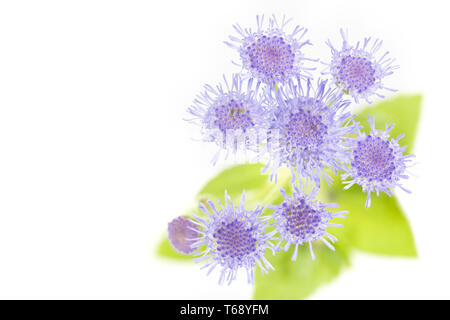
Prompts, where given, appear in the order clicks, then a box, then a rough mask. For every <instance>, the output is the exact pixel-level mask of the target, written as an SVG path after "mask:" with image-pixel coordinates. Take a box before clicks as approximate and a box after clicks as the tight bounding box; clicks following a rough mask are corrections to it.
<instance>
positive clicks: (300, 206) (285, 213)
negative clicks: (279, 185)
mask: <svg viewBox="0 0 450 320" xmlns="http://www.w3.org/2000/svg"><path fill="white" fill-rule="evenodd" d="M280 191H281V193H282V195H283V196H284V201H283V202H282V203H281V204H280V205H278V206H274V207H273V206H272V209H274V212H273V213H272V216H273V219H274V220H275V227H276V231H277V232H278V233H279V234H280V236H281V239H280V242H279V243H278V245H277V247H279V246H280V245H281V243H282V242H283V241H284V242H286V244H285V245H284V250H285V251H287V250H288V249H289V247H290V246H291V245H295V250H294V253H293V255H292V261H294V260H296V259H297V252H298V246H299V245H303V244H304V243H305V244H306V243H308V244H309V249H310V252H311V257H312V259H313V260H314V259H315V256H314V252H313V249H312V242H314V241H316V240H321V241H322V242H323V243H324V244H326V245H327V246H328V247H329V248H330V249H331V250H333V251H334V247H333V245H332V244H331V243H329V242H328V241H327V240H326V239H325V237H326V238H328V239H329V240H330V241H331V242H332V243H334V242H335V241H337V238H336V237H334V236H332V235H331V234H329V233H328V232H327V231H326V228H327V227H341V228H342V227H343V226H342V225H340V224H334V223H331V222H330V220H331V219H333V218H334V217H338V218H345V215H346V214H348V211H341V212H336V213H330V212H329V211H327V208H329V207H338V205H337V204H335V203H329V204H323V203H321V202H319V201H315V200H314V197H315V196H316V195H317V191H318V189H314V190H313V192H312V193H311V194H307V193H303V192H302V191H300V189H299V188H297V187H296V186H294V192H293V194H292V196H287V195H286V192H285V191H284V190H283V189H281V190H280Z"/></svg>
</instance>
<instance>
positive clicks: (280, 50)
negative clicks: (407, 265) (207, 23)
mask: <svg viewBox="0 0 450 320" xmlns="http://www.w3.org/2000/svg"><path fill="white" fill-rule="evenodd" d="M289 21H290V19H289V20H286V17H283V19H282V20H281V21H278V20H277V19H276V18H275V16H272V17H271V18H269V19H268V23H267V25H265V20H264V16H261V17H259V16H256V30H252V29H251V28H248V29H247V28H245V29H243V28H242V27H241V26H240V25H238V24H236V25H234V29H235V30H236V32H237V34H238V35H237V37H236V36H230V40H231V42H225V43H226V44H227V45H228V46H230V47H232V48H234V49H236V50H237V51H238V52H239V55H240V58H241V62H240V63H239V64H238V65H240V66H241V67H242V69H243V71H244V73H246V74H247V75H248V76H250V77H253V78H256V79H258V80H259V81H261V82H264V83H266V84H268V85H270V86H275V85H276V83H284V82H286V81H287V80H288V79H290V78H292V77H310V74H309V71H310V70H314V68H307V67H305V66H304V62H305V61H306V60H311V59H308V58H305V57H304V55H303V52H302V49H303V47H304V46H305V45H309V44H311V43H310V42H309V40H302V38H303V37H304V35H305V33H306V31H307V29H305V28H301V27H299V26H296V27H295V28H294V29H293V31H292V32H290V33H288V32H286V28H287V25H288V24H289ZM313 61H314V60H313Z"/></svg>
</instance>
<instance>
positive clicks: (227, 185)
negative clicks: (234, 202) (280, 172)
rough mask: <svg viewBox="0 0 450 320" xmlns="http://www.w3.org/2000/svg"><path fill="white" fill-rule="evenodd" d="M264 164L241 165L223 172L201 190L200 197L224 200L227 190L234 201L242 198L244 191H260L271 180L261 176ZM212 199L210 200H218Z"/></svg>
mask: <svg viewBox="0 0 450 320" xmlns="http://www.w3.org/2000/svg"><path fill="white" fill-rule="evenodd" d="M262 168H263V165H262V164H259V163H256V164H241V165H236V166H233V167H231V168H228V169H225V170H223V171H222V172H221V173H219V174H218V175H217V176H215V177H214V178H213V179H211V180H210V181H209V182H208V183H207V184H206V185H205V186H204V187H203V188H202V190H200V192H199V195H200V196H201V195H207V196H213V197H215V198H216V199H223V196H224V193H225V190H227V192H228V194H229V195H230V196H231V197H232V198H233V199H234V198H235V197H240V195H241V194H242V190H243V189H245V190H246V191H252V190H255V189H258V188H260V187H262V186H264V184H266V183H267V181H268V180H269V176H268V175H264V174H261V169H262ZM216 199H210V200H214V201H215V200H216Z"/></svg>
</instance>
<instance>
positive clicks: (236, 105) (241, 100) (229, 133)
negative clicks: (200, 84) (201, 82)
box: [188, 74, 267, 163]
mask: <svg viewBox="0 0 450 320" xmlns="http://www.w3.org/2000/svg"><path fill="white" fill-rule="evenodd" d="M223 79H224V83H223V84H224V85H222V84H219V85H217V87H216V88H213V87H212V86H210V85H206V86H205V91H204V92H203V93H202V94H200V95H198V96H197V98H196V99H195V100H194V104H193V106H192V107H190V108H189V109H188V112H189V113H190V114H191V115H192V116H194V118H192V119H189V120H190V121H192V122H194V123H196V124H198V125H199V126H200V127H201V133H202V137H203V140H204V141H207V142H214V143H216V144H217V145H218V146H219V152H218V153H217V155H216V156H215V158H214V163H215V162H216V161H217V158H218V156H219V153H220V151H221V150H226V151H227V154H228V152H229V151H230V149H231V151H232V152H234V153H235V152H236V151H237V148H238V147H237V146H238V142H242V141H243V142H244V143H245V147H246V148H247V149H251V145H250V143H251V141H252V139H248V137H249V135H250V134H249V131H251V130H256V129H259V128H260V127H264V126H265V123H266V122H267V120H266V119H267V115H266V111H265V109H264V108H263V107H262V104H261V99H260V97H259V84H256V85H253V80H252V79H249V80H248V81H243V80H242V79H241V77H240V76H239V75H237V74H235V75H233V77H232V79H231V83H230V84H229V83H228V81H227V79H226V78H225V77H224V78H223ZM244 82H245V83H246V88H243V86H244ZM230 141H231V143H228V142H230Z"/></svg>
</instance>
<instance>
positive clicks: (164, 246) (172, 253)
mask: <svg viewBox="0 0 450 320" xmlns="http://www.w3.org/2000/svg"><path fill="white" fill-rule="evenodd" d="M156 254H157V255H158V256H160V257H163V258H169V259H175V260H192V256H190V255H186V254H182V253H179V252H178V251H176V250H175V249H174V248H173V247H172V245H171V244H170V242H169V240H168V239H167V236H166V237H164V238H163V239H162V240H161V242H160V243H159V245H158V249H157V251H156Z"/></svg>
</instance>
